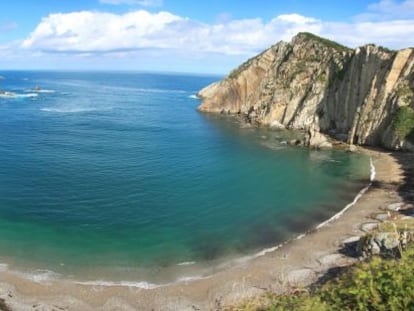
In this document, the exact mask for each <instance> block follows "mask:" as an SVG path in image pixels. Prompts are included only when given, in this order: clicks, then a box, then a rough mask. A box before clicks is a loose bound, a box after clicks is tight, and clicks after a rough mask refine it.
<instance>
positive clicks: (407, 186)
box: [393, 152, 414, 204]
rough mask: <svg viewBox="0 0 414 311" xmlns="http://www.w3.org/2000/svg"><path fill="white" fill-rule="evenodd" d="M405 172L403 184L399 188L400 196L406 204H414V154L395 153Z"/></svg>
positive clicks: (394, 155)
mask: <svg viewBox="0 0 414 311" xmlns="http://www.w3.org/2000/svg"><path fill="white" fill-rule="evenodd" d="M393 157H394V158H395V159H396V160H397V161H398V163H399V164H400V166H401V169H402V171H403V176H402V182H401V184H400V185H399V186H398V194H399V195H400V197H401V199H402V200H403V201H404V202H405V203H410V204H414V153H410V152H394V153H393Z"/></svg>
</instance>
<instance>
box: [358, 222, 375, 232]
mask: <svg viewBox="0 0 414 311" xmlns="http://www.w3.org/2000/svg"><path fill="white" fill-rule="evenodd" d="M377 228H378V224H377V223H376V222H367V223H364V224H362V225H361V230H362V231H365V232H371V231H372V230H375V229H377Z"/></svg>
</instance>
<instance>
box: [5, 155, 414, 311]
mask: <svg viewBox="0 0 414 311" xmlns="http://www.w3.org/2000/svg"><path fill="white" fill-rule="evenodd" d="M366 152H367V153H368V154H369V155H370V156H371V158H372V162H373V165H374V166H375V171H376V176H375V180H374V182H373V183H372V185H371V187H370V188H369V189H368V190H367V191H366V193H365V194H364V195H363V196H362V197H361V198H360V199H359V200H358V202H357V203H356V204H355V205H353V206H352V207H350V208H349V209H348V210H347V211H346V212H344V214H343V215H341V217H339V218H338V219H334V220H332V221H331V222H328V223H327V224H325V225H324V226H322V227H320V228H319V229H315V230H313V231H311V232H309V233H308V234H306V235H305V236H304V237H302V238H300V239H296V240H293V241H290V242H289V243H287V244H286V245H283V246H282V247H280V248H278V249H276V250H273V251H270V252H268V253H266V254H264V255H263V256H257V257H255V258H252V259H250V260H247V261H244V262H241V263H240V264H238V265H236V266H234V267H232V268H229V269H226V270H224V271H221V272H219V273H217V274H215V275H213V276H211V277H208V278H205V279H199V280H192V281H191V280H188V281H183V282H180V283H174V284H171V285H166V286H161V287H157V288H153V289H143V288H139V287H128V286H101V285H82V284H75V283H73V282H70V281H65V280H55V281H38V282H36V281H34V280H28V279H25V278H23V277H21V276H19V275H18V274H16V273H15V272H13V271H9V270H8V269H7V268H6V267H3V269H2V267H1V266H0V298H1V299H3V300H4V302H5V304H6V305H7V306H8V307H10V309H11V310H220V309H221V308H222V307H223V306H226V305H232V304H237V303H240V302H241V301H242V300H244V299H248V298H251V297H254V296H258V295H261V294H263V293H265V292H266V291H271V292H276V293H281V292H283V291H286V290H288V289H290V288H293V287H295V286H306V285H310V284H312V283H313V282H315V281H317V280H318V279H319V278H321V277H322V276H323V275H324V274H326V272H327V271H329V270H330V269H332V268H335V267H340V266H346V265H350V264H352V263H354V262H355V261H357V260H358V259H357V258H354V257H352V256H349V255H347V254H346V252H345V251H344V250H345V249H346V244H347V243H350V242H353V241H356V240H357V239H358V237H359V236H361V235H363V234H364V230H368V229H369V228H372V226H375V224H374V223H376V222H377V220H375V217H376V215H378V214H381V213H382V214H384V213H385V210H386V207H387V206H388V205H389V204H392V203H397V202H402V201H404V200H405V201H407V202H408V201H410V200H412V199H413V198H412V193H411V192H410V191H411V189H410V188H409V185H408V184H409V178H412V177H411V175H409V174H408V173H407V170H408V171H410V170H409V168H407V165H408V162H409V160H410V157H412V155H411V154H403V153H387V152H381V151H376V150H366ZM410 195H411V196H410Z"/></svg>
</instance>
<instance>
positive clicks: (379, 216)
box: [375, 214, 390, 221]
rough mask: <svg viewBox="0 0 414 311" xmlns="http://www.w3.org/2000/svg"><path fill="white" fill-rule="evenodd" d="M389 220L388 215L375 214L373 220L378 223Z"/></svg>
mask: <svg viewBox="0 0 414 311" xmlns="http://www.w3.org/2000/svg"><path fill="white" fill-rule="evenodd" d="M389 218H390V214H377V215H375V219H376V220H379V221H386V220H388V219H389Z"/></svg>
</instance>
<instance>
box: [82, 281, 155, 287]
mask: <svg viewBox="0 0 414 311" xmlns="http://www.w3.org/2000/svg"><path fill="white" fill-rule="evenodd" d="M74 283H75V284H78V285H86V286H103V287H118V286H122V287H135V288H143V289H154V288H157V287H161V286H163V285H157V284H153V283H148V282H128V281H120V282H112V281H103V280H98V281H75V282H74Z"/></svg>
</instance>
